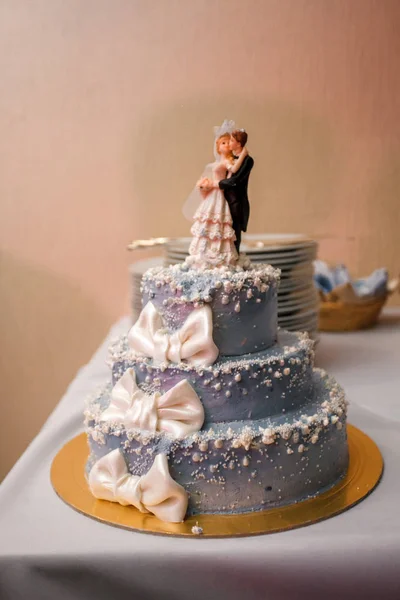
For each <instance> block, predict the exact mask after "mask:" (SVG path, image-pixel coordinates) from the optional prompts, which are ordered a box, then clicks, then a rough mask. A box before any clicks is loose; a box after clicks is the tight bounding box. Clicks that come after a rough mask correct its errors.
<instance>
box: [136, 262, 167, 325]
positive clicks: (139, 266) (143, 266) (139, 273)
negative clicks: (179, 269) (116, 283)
mask: <svg viewBox="0 0 400 600" xmlns="http://www.w3.org/2000/svg"><path fill="white" fill-rule="evenodd" d="M163 264H164V258H163V257H162V256H157V257H156V258H147V259H144V260H139V261H138V262H135V263H133V264H132V265H131V266H130V267H129V273H130V276H131V309H132V322H135V321H136V320H137V319H138V317H139V315H140V312H141V310H142V294H141V293H140V284H141V281H142V277H143V274H144V273H145V271H147V269H151V268H152V267H159V266H162V265H163Z"/></svg>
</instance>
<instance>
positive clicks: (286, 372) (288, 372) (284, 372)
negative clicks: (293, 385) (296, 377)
mask: <svg viewBox="0 0 400 600" xmlns="http://www.w3.org/2000/svg"><path fill="white" fill-rule="evenodd" d="M283 374H284V375H289V374H290V368H289V367H286V369H283Z"/></svg>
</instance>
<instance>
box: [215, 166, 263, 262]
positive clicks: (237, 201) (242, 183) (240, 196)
mask: <svg viewBox="0 0 400 600" xmlns="http://www.w3.org/2000/svg"><path fill="white" fill-rule="evenodd" d="M253 165H254V160H253V159H252V158H251V156H249V155H247V156H246V157H245V159H244V161H243V163H242V166H241V167H240V169H239V170H238V172H237V173H235V174H234V175H232V177H230V178H229V179H221V181H220V182H219V187H220V189H221V190H222V191H223V192H224V196H225V199H226V201H227V203H228V204H229V208H230V211H231V215H232V220H233V229H234V231H235V234H236V241H235V246H236V250H237V251H238V252H239V247H240V242H241V238H242V231H246V229H247V222H248V220H249V214H250V205H249V199H248V197H247V185H248V183H249V175H250V171H251V170H252V168H253Z"/></svg>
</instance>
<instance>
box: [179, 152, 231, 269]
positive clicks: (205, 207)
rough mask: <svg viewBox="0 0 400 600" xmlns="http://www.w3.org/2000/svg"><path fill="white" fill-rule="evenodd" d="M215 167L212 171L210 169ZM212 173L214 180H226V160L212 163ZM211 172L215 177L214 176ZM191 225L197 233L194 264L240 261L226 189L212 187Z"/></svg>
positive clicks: (192, 255)
mask: <svg viewBox="0 0 400 600" xmlns="http://www.w3.org/2000/svg"><path fill="white" fill-rule="evenodd" d="M210 169H211V171H210ZM210 169H209V173H208V174H206V175H205V176H208V177H209V178H210V179H211V178H212V179H213V181H220V180H221V179H224V178H225V177H226V174H227V169H226V165H225V164H224V163H223V162H215V163H212V164H211V165H210ZM210 174H211V177H210ZM193 220H194V223H193V225H192V228H191V230H190V231H191V234H192V236H193V239H192V242H191V244H190V247H189V255H190V257H189V259H188V260H189V262H190V264H192V265H194V266H201V267H204V266H210V267H218V266H222V265H233V264H236V263H237V260H238V253H237V251H236V248H235V245H234V242H235V239H236V235H235V232H234V230H233V229H232V217H231V212H230V210H229V205H228V203H227V201H226V200H225V196H224V193H223V192H222V190H220V189H219V188H218V189H215V190H211V192H209V193H208V194H207V196H206V198H205V199H204V200H203V201H202V203H201V204H200V206H199V207H198V209H197V210H196V212H195V214H194V217H193Z"/></svg>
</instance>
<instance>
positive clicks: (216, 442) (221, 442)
mask: <svg viewBox="0 0 400 600" xmlns="http://www.w3.org/2000/svg"><path fill="white" fill-rule="evenodd" d="M223 445H224V440H221V439H218V440H215V442H214V446H215V447H216V448H222V446H223Z"/></svg>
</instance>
